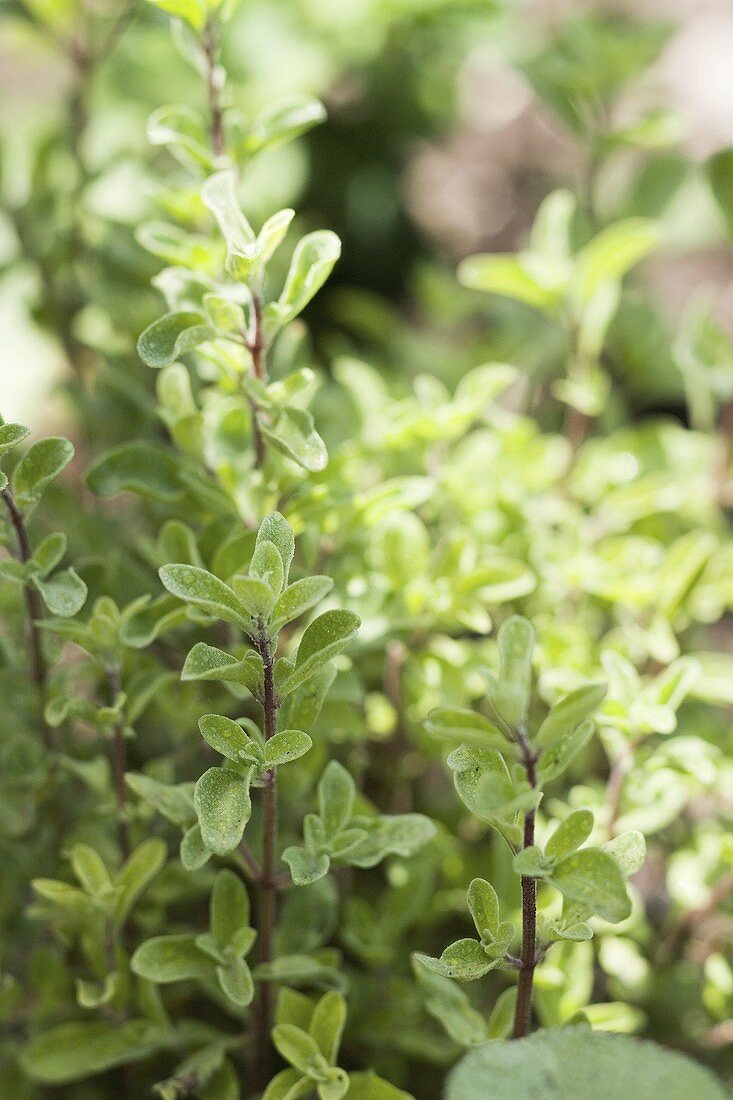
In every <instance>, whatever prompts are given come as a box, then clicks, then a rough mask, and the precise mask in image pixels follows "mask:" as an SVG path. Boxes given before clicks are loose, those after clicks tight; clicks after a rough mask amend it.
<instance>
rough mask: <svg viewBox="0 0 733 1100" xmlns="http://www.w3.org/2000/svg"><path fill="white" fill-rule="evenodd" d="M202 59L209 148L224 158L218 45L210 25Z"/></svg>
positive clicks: (215, 154)
mask: <svg viewBox="0 0 733 1100" xmlns="http://www.w3.org/2000/svg"><path fill="white" fill-rule="evenodd" d="M203 49H204V58H205V61H206V94H207V96H208V100H209V114H210V116H211V147H212V149H213V150H214V156H215V157H222V156H224V151H225V148H226V145H225V142H224V117H223V112H222V107H221V96H220V94H219V93H220V88H219V75H218V65H219V43H218V41H217V37H216V32H215V30H214V28H213V26H212V25H211V24H209V26H208V27H207V28H206V32H205V34H204V39H203Z"/></svg>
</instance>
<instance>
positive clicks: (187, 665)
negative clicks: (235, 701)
mask: <svg viewBox="0 0 733 1100" xmlns="http://www.w3.org/2000/svg"><path fill="white" fill-rule="evenodd" d="M181 679H182V680H222V681H224V682H225V683H227V682H228V683H235V684H244V686H245V687H247V688H249V690H250V691H251V692H252V694H253V695H259V694H260V693H261V691H262V685H263V670H262V658H261V657H260V656H259V654H257V653H255V652H253V651H250V652H249V653H247V655H246V656H245V657H244V659H243V660H241V661H238V660H237V658H236V657H232V656H231V654H229V653H225V652H224V651H223V650H221V649H217V648H216V647H215V646H211V645H206V643H205V642H197V643H196V645H195V646H194V647H193V649H192V650H191V651H190V653H189V654H188V656H187V657H186V660H185V661H184V664H183V668H182V670H181Z"/></svg>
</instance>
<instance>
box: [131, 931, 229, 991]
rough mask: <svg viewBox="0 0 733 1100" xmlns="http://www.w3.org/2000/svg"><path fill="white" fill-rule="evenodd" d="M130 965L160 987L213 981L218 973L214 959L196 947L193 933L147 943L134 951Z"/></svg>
mask: <svg viewBox="0 0 733 1100" xmlns="http://www.w3.org/2000/svg"><path fill="white" fill-rule="evenodd" d="M130 966H131V967H132V969H133V971H134V972H135V974H138V975H139V976H140V977H141V978H146V979H147V980H148V981H150V982H156V983H157V984H158V985H163V984H166V983H167V982H181V981H185V980H186V979H190V978H211V977H212V976H213V975H214V973H215V971H216V964H215V963H214V960H213V959H211V958H210V956H209V955H206V954H205V953H204V952H203V951H201V950H200V949H199V948H198V947H197V946H196V937H195V935H193V933H183V934H181V935H177V936H155V937H154V938H153V939H151V940H146V941H145V943H142V944H140V946H139V947H138V949H137V951H135V953H134V955H133V956H132V959H131V960H130Z"/></svg>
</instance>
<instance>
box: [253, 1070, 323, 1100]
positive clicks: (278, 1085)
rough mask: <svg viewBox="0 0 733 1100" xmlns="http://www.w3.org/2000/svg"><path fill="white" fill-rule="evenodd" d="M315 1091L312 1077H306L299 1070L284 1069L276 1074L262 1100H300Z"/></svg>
mask: <svg viewBox="0 0 733 1100" xmlns="http://www.w3.org/2000/svg"><path fill="white" fill-rule="evenodd" d="M312 1091H313V1082H312V1081H311V1079H310V1077H304V1076H303V1074H301V1073H299V1072H298V1070H297V1069H284V1070H281V1071H280V1073H277V1074H275V1076H274V1077H273V1079H272V1080H271V1081H270V1083H269V1085H268V1086H267V1088H266V1089H265V1091H264V1093H263V1094H262V1100H298V1097H300V1096H306V1095H307V1094H308V1093H309V1092H312Z"/></svg>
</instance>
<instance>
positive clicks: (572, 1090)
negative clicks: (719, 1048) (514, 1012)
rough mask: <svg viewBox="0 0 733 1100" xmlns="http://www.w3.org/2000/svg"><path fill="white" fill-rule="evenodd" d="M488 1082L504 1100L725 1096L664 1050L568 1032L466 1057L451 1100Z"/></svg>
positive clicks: (467, 1097)
mask: <svg viewBox="0 0 733 1100" xmlns="http://www.w3.org/2000/svg"><path fill="white" fill-rule="evenodd" d="M487 1077H490V1078H491V1079H492V1080H495V1081H496V1082H497V1086H496V1088H495V1089H494V1092H495V1094H496V1097H497V1100H520V1097H524V1096H527V1095H529V1094H530V1093H532V1092H533V1091H534V1090H535V1089H542V1090H543V1093H544V1095H545V1096H547V1097H550V1098H554V1097H557V1098H558V1100H559V1098H560V1097H564V1096H572V1097H577V1100H591V1098H594V1097H601V1098H602V1100H617V1098H618V1100H621V1098H622V1097H631V1098H636V1097H639V1100H641V1098H642V1097H644V1096H648V1095H649V1094H650V1092H652V1091H654V1090H655V1089H663V1090H664V1094H665V1096H669V1097H670V1100H677V1098H678V1097H679V1100H683V1098H684V1097H685V1096H696V1097H697V1096H699V1097H700V1100H708V1098H709V1100H718V1098H720V1100H722V1097H723V1095H724V1090H723V1089H722V1088H721V1086H720V1085H719V1084H718V1083H717V1082H716V1081H715V1079H714V1078H713V1077H712V1076H711V1075H710V1074H709V1073H708V1072H707V1071H706V1070H704V1069H702V1067H700V1066H696V1065H695V1064H694V1062H691V1061H689V1060H688V1059H685V1058H682V1057H680V1055H679V1054H674V1053H672V1052H670V1051H668V1050H664V1049H663V1048H662V1047H658V1046H654V1045H653V1044H645V1043H640V1042H638V1041H637V1040H634V1039H629V1038H626V1037H624V1036H621V1035H603V1034H592V1033H591V1032H590V1031H589V1030H588V1029H587V1028H578V1027H575V1028H567V1029H564V1030H562V1031H553V1032H548V1033H543V1034H539V1035H534V1036H532V1037H531V1038H530V1039H527V1040H524V1041H523V1042H522V1043H517V1044H512V1043H495V1044H493V1043H492V1044H491V1045H490V1046H485V1047H483V1048H482V1049H481V1050H480V1051H476V1052H475V1053H471V1054H468V1055H466V1057H465V1059H464V1060H463V1061H462V1062H461V1063H460V1065H459V1066H458V1068H457V1069H456V1070H454V1072H453V1074H452V1075H451V1078H450V1081H449V1084H448V1090H447V1094H446V1095H447V1096H448V1097H449V1100H458V1098H459V1097H460V1100H474V1098H476V1100H478V1098H479V1097H481V1096H484V1095H485V1082H486V1079H487Z"/></svg>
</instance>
